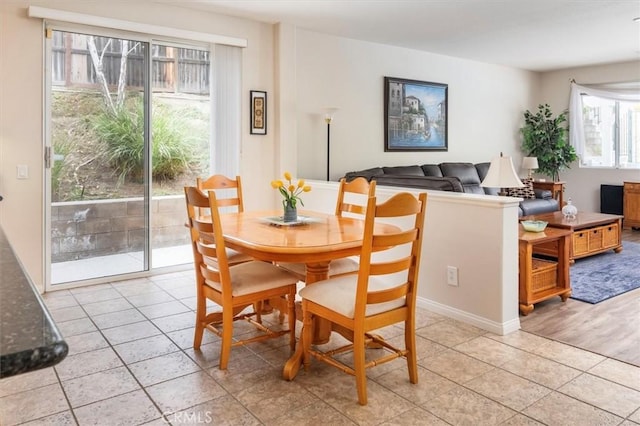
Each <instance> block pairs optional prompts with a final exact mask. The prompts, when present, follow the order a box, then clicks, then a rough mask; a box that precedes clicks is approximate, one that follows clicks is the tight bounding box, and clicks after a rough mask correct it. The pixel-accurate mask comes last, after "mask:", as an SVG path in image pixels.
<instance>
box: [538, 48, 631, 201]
mask: <svg viewBox="0 0 640 426" xmlns="http://www.w3.org/2000/svg"><path fill="white" fill-rule="evenodd" d="M572 78H573V79H575V80H576V82H577V83H578V84H597V83H615V82H628V81H640V61H634V62H625V63H620V64H610V65H599V66H591V67H581V68H570V69H565V70H558V71H553V72H547V73H544V74H542V84H541V92H540V96H539V99H540V102H541V103H548V104H549V105H550V106H551V108H552V110H553V111H554V113H556V114H557V113H559V112H561V111H563V110H566V109H568V108H569V90H570V86H569V80H570V79H572ZM546 178H547V179H548V177H546ZM560 180H562V181H565V182H566V184H565V195H564V199H565V200H566V199H567V198H569V197H571V199H572V201H573V204H575V206H576V207H577V208H578V210H585V211H594V212H599V211H600V185H601V184H610V185H622V183H623V182H624V181H625V180H626V181H635V182H638V181H640V170H638V169H635V170H630V169H618V170H615V169H598V168H586V167H583V168H581V167H579V166H578V163H577V162H575V163H574V164H573V165H572V166H571V168H570V169H568V170H565V171H563V172H560Z"/></svg>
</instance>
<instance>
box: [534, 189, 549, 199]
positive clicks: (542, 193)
mask: <svg viewBox="0 0 640 426" xmlns="http://www.w3.org/2000/svg"><path fill="white" fill-rule="evenodd" d="M533 192H534V193H535V194H536V198H540V199H543V200H548V199H550V198H553V193H552V192H551V191H549V190H547V189H535V188H534V190H533Z"/></svg>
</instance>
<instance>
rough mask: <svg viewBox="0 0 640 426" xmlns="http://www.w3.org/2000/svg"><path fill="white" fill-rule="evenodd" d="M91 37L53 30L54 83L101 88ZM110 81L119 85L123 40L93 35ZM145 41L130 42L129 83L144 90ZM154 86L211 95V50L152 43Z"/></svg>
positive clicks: (107, 78)
mask: <svg viewBox="0 0 640 426" xmlns="http://www.w3.org/2000/svg"><path fill="white" fill-rule="evenodd" d="M89 37H94V36H88V35H84V34H74V33H66V32H62V31H54V32H53V38H52V50H53V55H52V64H51V67H52V71H53V84H54V85H57V86H65V87H96V88H97V87H98V81H97V79H96V71H95V69H94V66H93V61H92V59H91V54H90V52H89V47H88V40H89ZM94 40H95V44H96V48H97V50H98V53H99V54H101V55H102V62H103V64H102V66H103V72H104V75H105V78H106V80H107V83H108V84H109V86H111V87H112V88H115V87H116V86H117V84H118V78H119V76H120V59H121V57H122V42H123V40H120V39H116V38H109V37H94ZM144 46H145V44H144V43H139V42H135V41H129V42H128V48H129V49H131V52H130V53H129V55H128V56H127V75H126V85H127V89H129V90H134V89H137V90H141V89H142V87H143V85H144V76H145V62H144V51H143V49H144ZM151 58H152V71H151V74H152V75H151V79H152V83H151V84H152V89H153V90H154V91H164V92H173V93H189V94H198V95H207V94H209V52H208V51H205V50H197V49H184V48H178V47H173V46H163V45H158V44H154V45H152V52H151Z"/></svg>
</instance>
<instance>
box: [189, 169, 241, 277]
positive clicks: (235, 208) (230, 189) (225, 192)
mask: <svg viewBox="0 0 640 426" xmlns="http://www.w3.org/2000/svg"><path fill="white" fill-rule="evenodd" d="M196 187H197V188H198V189H199V190H201V191H203V192H205V193H206V192H207V191H215V192H216V198H217V200H218V206H219V207H223V208H225V209H226V211H229V212H238V213H242V212H243V211H244V202H243V200H242V181H241V179H240V176H236V178H235V180H234V179H231V178H228V177H226V176H224V175H212V176H209V177H208V178H206V179H202V178H196ZM206 204H207V205H206V207H199V208H197V209H196V211H197V212H198V214H201V215H202V214H209V202H208V201H207V203H206ZM227 259H228V261H229V265H236V264H238V263H242V262H249V261H251V260H253V258H252V257H251V256H248V255H246V254H244V253H240V252H237V251H235V250H231V249H227Z"/></svg>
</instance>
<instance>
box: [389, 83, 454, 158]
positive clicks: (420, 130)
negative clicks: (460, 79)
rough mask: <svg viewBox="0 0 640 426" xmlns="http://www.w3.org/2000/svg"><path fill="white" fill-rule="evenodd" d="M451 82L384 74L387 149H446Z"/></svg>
mask: <svg viewBox="0 0 640 426" xmlns="http://www.w3.org/2000/svg"><path fill="white" fill-rule="evenodd" d="M447 89H448V85H446V84H441V83H430V82H427V81H417V80H406V79H401V78H394V77H385V78H384V150H385V151H447V150H448V144H447V104H448V100H447Z"/></svg>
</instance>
